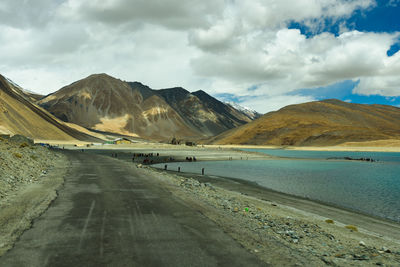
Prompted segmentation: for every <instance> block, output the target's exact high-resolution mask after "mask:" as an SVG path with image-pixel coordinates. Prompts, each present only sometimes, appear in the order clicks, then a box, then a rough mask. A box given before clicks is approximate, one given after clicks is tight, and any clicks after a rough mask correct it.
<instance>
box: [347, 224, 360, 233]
mask: <svg viewBox="0 0 400 267" xmlns="http://www.w3.org/2000/svg"><path fill="white" fill-rule="evenodd" d="M345 228H347V229H349V230H351V231H354V232H358V228H357V226H354V225H346V226H345Z"/></svg>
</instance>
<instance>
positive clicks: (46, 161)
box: [0, 139, 61, 201]
mask: <svg viewBox="0 0 400 267" xmlns="http://www.w3.org/2000/svg"><path fill="white" fill-rule="evenodd" d="M59 157H61V156H60V155H58V154H54V153H52V152H51V151H50V150H49V149H47V148H44V147H39V146H32V145H30V144H28V143H27V142H21V143H14V142H11V141H7V140H4V139H3V140H0V173H1V176H0V178H1V179H0V201H2V200H4V199H6V198H7V196H9V195H12V194H13V193H14V192H16V191H18V190H19V189H20V188H21V187H22V186H24V185H26V184H30V183H35V182H37V181H39V180H40V179H41V177H43V176H45V175H46V173H47V172H48V170H49V169H50V168H51V167H52V166H53V164H54V160H55V159H58V158H59Z"/></svg>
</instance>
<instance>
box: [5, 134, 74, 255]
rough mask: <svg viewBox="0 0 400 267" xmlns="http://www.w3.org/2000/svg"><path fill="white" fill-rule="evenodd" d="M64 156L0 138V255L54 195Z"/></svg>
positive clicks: (38, 147) (64, 169)
mask: <svg viewBox="0 0 400 267" xmlns="http://www.w3.org/2000/svg"><path fill="white" fill-rule="evenodd" d="M67 165H68V164H67V161H65V156H63V155H61V154H60V153H56V152H54V151H52V150H50V149H48V148H45V147H40V146H34V145H32V144H30V143H29V140H27V141H26V142H24V141H18V142H12V141H9V140H6V139H0V256H1V255H2V254H3V253H4V252H5V251H6V250H7V249H9V248H10V247H11V246H12V244H13V242H14V241H15V240H16V239H17V238H18V237H19V235H20V234H22V232H23V231H24V230H26V229H27V228H29V227H30V226H31V221H32V220H33V219H34V218H36V217H37V216H39V215H40V214H41V213H42V212H43V211H44V210H46V208H47V207H48V205H49V204H50V203H51V201H52V200H53V199H54V198H55V197H56V196H57V195H56V190H57V188H59V186H60V185H61V184H62V183H63V176H64V174H65V172H66V170H67V168H66V166H67Z"/></svg>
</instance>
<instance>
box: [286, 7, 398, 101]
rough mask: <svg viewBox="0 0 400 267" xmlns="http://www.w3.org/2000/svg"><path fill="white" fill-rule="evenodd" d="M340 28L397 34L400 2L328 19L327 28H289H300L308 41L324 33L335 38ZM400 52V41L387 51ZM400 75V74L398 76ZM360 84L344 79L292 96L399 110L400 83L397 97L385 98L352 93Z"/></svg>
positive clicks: (300, 91)
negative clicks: (379, 105)
mask: <svg viewBox="0 0 400 267" xmlns="http://www.w3.org/2000/svg"><path fill="white" fill-rule="evenodd" d="M340 25H345V26H346V27H347V28H348V30H357V31H360V32H377V33H379V32H389V33H393V32H398V31H400V1H393V0H382V1H377V6H375V7H373V8H370V9H368V10H356V11H355V12H354V14H353V15H352V16H351V17H350V18H347V19H342V20H337V21H334V22H333V21H332V20H329V19H328V20H325V25H324V27H321V28H319V29H318V30H316V31H315V30H313V29H310V28H309V27H307V26H306V25H304V24H301V23H296V22H292V23H291V24H290V26H289V28H293V29H299V30H300V31H301V32H302V34H304V35H306V36H307V37H308V38H310V37H313V36H315V35H316V34H320V33H321V32H330V33H333V34H335V35H339V34H340ZM399 49H400V39H398V42H397V43H395V44H393V45H392V46H391V47H390V49H389V50H388V51H387V55H388V56H393V55H394V54H395V53H397V52H398V51H399ZM399 75H400V73H399ZM358 83H359V81H351V80H345V81H342V82H338V83H336V84H333V85H330V86H326V87H319V88H312V89H300V90H297V91H295V92H293V93H292V94H300V95H304V96H312V97H314V98H315V99H317V100H322V99H328V98H337V99H340V100H343V101H347V102H352V103H361V104H383V105H394V106H398V107H400V84H399V88H398V96H397V97H395V96H390V97H388V96H382V95H378V94H371V95H360V94H355V93H353V89H354V88H355V87H356V86H357V85H358Z"/></svg>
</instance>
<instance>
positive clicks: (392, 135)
mask: <svg viewBox="0 0 400 267" xmlns="http://www.w3.org/2000/svg"><path fill="white" fill-rule="evenodd" d="M385 139H400V108H396V107H393V106H384V105H362V104H351V103H346V102H342V101H339V100H335V99H328V100H324V101H316V102H310V103H304V104H299V105H291V106H287V107H284V108H282V109H280V110H279V111H275V112H270V113H267V114H265V115H264V116H262V117H261V118H259V119H257V120H255V121H253V122H251V123H249V124H246V125H243V126H241V127H239V128H237V129H233V130H231V131H228V132H225V133H223V134H221V135H219V136H217V137H215V138H214V139H213V140H212V141H211V142H212V143H215V144H255V145H336V144H340V143H344V142H361V141H370V140H385Z"/></svg>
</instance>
